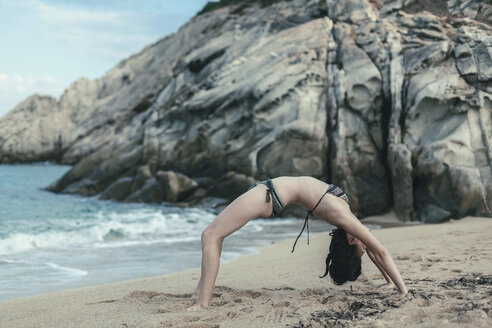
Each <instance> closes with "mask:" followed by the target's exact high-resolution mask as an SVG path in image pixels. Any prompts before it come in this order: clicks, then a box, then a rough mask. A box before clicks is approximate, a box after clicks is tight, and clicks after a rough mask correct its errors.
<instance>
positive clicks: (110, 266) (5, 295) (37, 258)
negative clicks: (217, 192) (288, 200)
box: [0, 163, 332, 302]
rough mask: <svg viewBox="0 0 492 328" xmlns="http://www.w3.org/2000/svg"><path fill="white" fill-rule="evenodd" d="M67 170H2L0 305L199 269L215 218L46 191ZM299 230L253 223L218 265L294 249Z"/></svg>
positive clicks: (316, 228) (283, 222)
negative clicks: (272, 248) (267, 250)
mask: <svg viewBox="0 0 492 328" xmlns="http://www.w3.org/2000/svg"><path fill="white" fill-rule="evenodd" d="M69 169H70V166H63V165H54V164H50V163H35V164H29V165H0V302H3V301H8V300H13V299H19V298H24V297H29V296H33V295H38V294H42V293H47V292H54V291H60V290H66V289H73V288H79V287H86V286H91V285H97V284H105V283H112V282H117V281H123V280H131V279H136V278H142V277H150V276H157V275H163V274H169V273H174V272H179V271H183V270H187V269H191V268H197V267H199V266H200V262H201V244H200V236H201V232H202V231H203V229H204V228H205V227H206V226H207V225H208V224H209V223H210V222H212V220H213V219H214V218H215V214H214V212H213V211H212V210H208V209H206V208H181V207H177V206H174V205H172V204H168V203H162V204H143V203H124V202H115V201H107V200H104V201H103V200H99V199H98V198H97V196H95V197H82V196H78V195H70V194H55V193H52V192H49V191H47V190H45V187H47V186H49V185H50V184H51V183H53V182H54V181H56V180H57V179H59V178H61V177H62V176H63V175H64V174H65V173H66V172H67V171H68V170H69ZM302 224H303V222H302V220H299V219H295V218H275V219H254V220H252V221H250V222H249V223H248V224H247V225H246V226H244V227H243V228H242V229H240V230H239V231H237V232H235V233H234V234H232V235H231V236H229V237H228V238H226V239H225V241H224V245H223V252H222V256H221V262H222V263H223V262H227V261H230V260H232V259H235V258H238V257H240V256H244V255H248V254H254V253H257V252H258V249H259V248H261V247H265V246H269V245H271V244H273V243H275V242H277V241H280V240H286V239H292V241H293V240H294V238H295V237H296V236H297V234H298V233H299V231H300V229H301V227H302ZM309 226H310V231H311V232H320V231H328V230H330V229H331V228H332V227H331V226H329V225H327V224H326V223H323V222H320V221H315V220H312V221H311V222H310V224H309ZM303 238H305V236H304V237H303ZM301 241H303V240H302V239H301V240H300V242H301ZM286 251H290V249H289V250H286ZM190 292H191V291H190Z"/></svg>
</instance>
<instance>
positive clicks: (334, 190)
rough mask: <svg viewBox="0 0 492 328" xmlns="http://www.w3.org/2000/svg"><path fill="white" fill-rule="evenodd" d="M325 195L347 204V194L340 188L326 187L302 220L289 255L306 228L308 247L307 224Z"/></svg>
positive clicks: (334, 186)
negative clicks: (332, 196) (337, 198)
mask: <svg viewBox="0 0 492 328" xmlns="http://www.w3.org/2000/svg"><path fill="white" fill-rule="evenodd" d="M326 194H332V195H334V196H337V197H339V198H341V199H343V200H344V201H346V202H347V204H348V202H349V200H348V197H347V194H346V193H345V192H344V191H343V190H342V188H340V187H338V186H336V185H328V189H327V190H326V192H325V193H324V194H323V196H321V198H320V199H319V200H318V203H316V205H314V207H313V208H312V209H310V210H308V211H307V214H306V219H304V225H303V226H302V229H301V232H300V233H299V236H297V238H296V241H295V242H294V246H292V252H291V253H294V250H295V248H296V244H297V241H298V240H299V238H300V237H301V235H302V233H303V232H304V229H305V228H307V233H308V237H307V244H308V245H309V222H308V221H309V217H310V216H312V215H313V212H314V210H316V208H317V207H318V205H319V203H321V201H322V200H323V198H324V197H325V195H326Z"/></svg>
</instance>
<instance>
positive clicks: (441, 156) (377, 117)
mask: <svg viewBox="0 0 492 328" xmlns="http://www.w3.org/2000/svg"><path fill="white" fill-rule="evenodd" d="M426 3H427V1H426V0H414V1H412V0H397V1H390V0H372V1H367V0H328V1H317V0H310V1H301V0H292V1H280V2H277V3H275V4H273V5H270V6H266V7H263V6H261V5H260V4H259V3H255V2H254V1H253V4H252V5H251V6H249V7H244V8H239V7H238V6H229V7H223V8H220V9H218V10H215V11H212V12H208V13H205V14H202V15H199V16H197V17H195V18H193V19H192V20H190V21H189V22H188V23H187V24H185V25H184V26H183V27H181V29H180V30H179V31H178V32H177V33H175V34H172V35H170V36H168V37H166V38H164V39H162V40H159V41H158V42H156V43H155V44H152V45H149V46H148V47H146V48H145V49H143V50H142V51H141V52H140V53H138V54H135V55H133V56H131V57H130V58H128V59H125V60H124V61H122V62H121V63H120V64H118V65H117V66H116V67H115V68H113V69H112V70H110V71H109V72H108V73H107V74H106V75H105V76H104V77H102V78H100V79H97V80H92V81H90V80H86V79H80V80H78V81H76V82H74V83H73V84H72V85H71V86H70V87H69V88H68V89H67V90H66V91H65V93H64V94H63V95H62V96H61V98H60V99H59V100H57V99H53V98H50V97H45V96H39V95H34V96H31V97H29V98H28V99H26V100H25V101H23V102H22V103H20V104H19V105H18V106H17V107H15V108H14V109H13V110H12V111H11V112H9V113H8V114H7V115H6V116H4V117H3V118H2V119H1V120H0V162H2V163H11V162H31V161H40V160H53V161H57V162H61V163H67V164H72V165H73V168H72V169H71V170H70V171H69V172H68V173H67V174H66V175H65V176H64V177H62V178H61V179H60V180H58V181H56V182H54V183H53V185H51V186H50V187H49V189H50V190H53V191H56V192H65V193H77V194H82V195H88V196H92V195H98V194H100V195H101V196H100V197H101V198H103V199H116V200H119V201H147V202H162V201H168V202H173V203H178V204H199V203H201V202H205V201H206V200H209V199H212V197H222V198H227V199H232V198H233V197H235V196H237V195H238V194H240V193H241V192H242V191H244V190H245V189H247V187H248V186H249V185H251V184H252V183H254V181H256V180H259V179H265V178H268V177H275V176H281V175H311V176H315V177H318V178H321V179H324V180H326V181H329V182H331V183H335V184H338V185H340V186H341V187H342V188H343V189H344V190H345V191H346V192H347V193H348V194H349V195H350V203H351V207H352V209H353V211H354V213H356V214H357V215H359V216H361V217H363V216H367V215H372V214H378V213H384V212H385V211H387V210H389V209H391V208H393V209H394V210H395V212H396V213H397V215H398V216H399V217H400V219H402V220H411V219H419V220H422V221H424V222H441V221H444V220H446V219H449V218H460V217H463V216H466V215H481V216H491V215H492V212H490V211H491V208H492V28H491V25H490V24H491V22H492V7H491V6H490V5H489V4H487V3H485V2H484V1H478V0H475V1H474V0H471V1H461V0H449V1H447V2H446V1H434V2H433V4H432V5H429V6H426ZM423 9H427V10H429V11H426V10H423Z"/></svg>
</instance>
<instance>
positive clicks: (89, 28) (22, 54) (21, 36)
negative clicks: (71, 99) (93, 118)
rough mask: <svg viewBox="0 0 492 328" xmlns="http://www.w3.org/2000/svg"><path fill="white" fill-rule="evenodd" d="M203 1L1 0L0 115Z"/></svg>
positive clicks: (179, 21) (90, 70)
mask: <svg viewBox="0 0 492 328" xmlns="http://www.w3.org/2000/svg"><path fill="white" fill-rule="evenodd" d="M206 3H207V0H180V1H176V0H143V1H142V0H0V117H2V116H3V115H5V114H6V113H7V112H8V111H10V110H11V109H12V108H14V107H15V106H16V105H17V104H18V103H19V102H21V101H22V100H24V99H25V98H27V97H28V96H30V95H32V94H35V93H38V94H42V95H50V96H53V97H55V98H57V99H59V97H60V96H61V94H62V93H63V91H64V90H65V89H66V88H68V87H69V86H70V84H71V83H72V82H74V81H75V80H77V79H78V78H81V77H85V78H89V79H95V78H99V77H102V76H103V75H104V74H105V73H106V71H108V70H110V69H111V68H112V67H114V66H115V65H116V64H118V63H119V62H120V61H121V60H123V59H125V58H127V57H129V56H130V55H132V54H134V53H136V52H139V51H140V50H142V49H143V48H144V47H145V46H146V45H148V44H151V43H154V42H156V41H157V40H159V39H161V38H163V37H165V36H167V35H169V34H171V33H174V32H176V31H177V30H178V28H179V27H180V26H182V25H183V24H184V23H186V22H187V21H188V20H189V19H190V18H192V17H193V16H195V15H196V13H197V12H198V11H200V10H201V9H202V8H203V7H204V6H205V4H206Z"/></svg>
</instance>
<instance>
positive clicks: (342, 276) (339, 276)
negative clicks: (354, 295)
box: [320, 228, 362, 285]
mask: <svg viewBox="0 0 492 328" xmlns="http://www.w3.org/2000/svg"><path fill="white" fill-rule="evenodd" d="M330 236H332V237H331V243H330V251H329V253H328V256H327V257H326V272H325V274H324V275H323V276H321V277H320V278H323V277H326V275H327V274H328V272H329V273H330V277H331V279H332V280H333V282H334V283H335V284H337V285H342V284H344V283H345V282H346V281H355V280H356V279H357V278H358V277H359V275H360V272H361V262H362V261H361V259H360V257H359V256H357V246H356V245H349V243H348V239H347V233H346V232H345V230H343V229H342V228H337V229H335V230H332V232H331V233H330Z"/></svg>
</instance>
